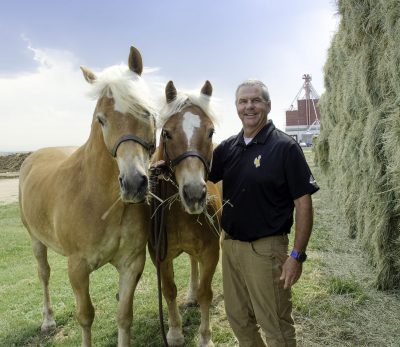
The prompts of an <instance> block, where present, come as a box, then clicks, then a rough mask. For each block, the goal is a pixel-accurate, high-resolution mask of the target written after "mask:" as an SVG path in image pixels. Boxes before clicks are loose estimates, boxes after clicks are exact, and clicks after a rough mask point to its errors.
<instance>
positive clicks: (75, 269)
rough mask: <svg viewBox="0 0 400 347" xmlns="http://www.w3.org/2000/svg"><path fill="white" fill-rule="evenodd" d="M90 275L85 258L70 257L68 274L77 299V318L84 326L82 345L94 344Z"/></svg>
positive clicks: (87, 346)
mask: <svg viewBox="0 0 400 347" xmlns="http://www.w3.org/2000/svg"><path fill="white" fill-rule="evenodd" d="M89 275H90V270H89V266H88V264H87V262H86V261H85V260H83V259H74V258H71V257H69V258H68V276H69V281H70V283H71V286H72V289H73V291H74V295H75V300H76V319H77V320H78V322H79V324H80V326H81V328H82V347H90V346H91V345H92V331H91V329H92V324H93V320H94V307H93V305H92V301H91V299H90V294H89Z"/></svg>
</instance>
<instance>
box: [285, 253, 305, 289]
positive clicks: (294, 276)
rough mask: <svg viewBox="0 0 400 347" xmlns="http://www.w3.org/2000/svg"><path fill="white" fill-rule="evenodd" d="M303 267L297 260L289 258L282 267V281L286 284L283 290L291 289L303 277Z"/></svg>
mask: <svg viewBox="0 0 400 347" xmlns="http://www.w3.org/2000/svg"><path fill="white" fill-rule="evenodd" d="M302 271H303V266H302V264H301V263H299V262H298V261H297V260H296V259H293V258H292V257H290V256H289V257H288V258H287V259H286V261H285V263H284V264H283V266H282V275H281V277H280V280H281V281H283V282H284V285H283V288H284V289H289V288H290V287H291V286H293V285H294V284H295V283H296V282H297V280H298V279H299V278H300V276H301V272H302Z"/></svg>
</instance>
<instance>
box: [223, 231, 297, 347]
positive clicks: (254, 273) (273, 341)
mask: <svg viewBox="0 0 400 347" xmlns="http://www.w3.org/2000/svg"><path fill="white" fill-rule="evenodd" d="M287 251H288V237H287V235H278V236H271V237H265V238H262V239H259V240H256V241H253V242H241V241H237V240H229V239H226V240H224V241H223V243H222V271H223V287H224V299H225V311H226V314H227V317H228V320H229V323H230V325H231V328H232V330H233V332H234V333H235V335H236V337H237V339H238V340H239V345H240V347H265V346H266V345H265V343H264V342H263V340H262V338H261V335H260V331H259V328H260V327H261V329H262V330H263V332H264V334H265V339H266V341H267V344H268V347H294V346H296V336H295V329H294V325H293V324H294V322H293V319H292V316H291V312H292V302H291V292H290V289H289V290H284V289H283V285H282V283H281V282H280V281H279V277H280V275H281V272H282V265H283V263H284V261H285V260H286V258H287Z"/></svg>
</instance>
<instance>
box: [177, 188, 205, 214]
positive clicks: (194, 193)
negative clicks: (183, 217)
mask: <svg viewBox="0 0 400 347" xmlns="http://www.w3.org/2000/svg"><path fill="white" fill-rule="evenodd" d="M206 197H207V187H206V185H205V184H201V183H198V184H185V185H183V187H182V191H181V199H182V202H183V206H184V207H185V210H186V212H187V213H189V214H200V213H202V212H203V211H204V208H205V206H206Z"/></svg>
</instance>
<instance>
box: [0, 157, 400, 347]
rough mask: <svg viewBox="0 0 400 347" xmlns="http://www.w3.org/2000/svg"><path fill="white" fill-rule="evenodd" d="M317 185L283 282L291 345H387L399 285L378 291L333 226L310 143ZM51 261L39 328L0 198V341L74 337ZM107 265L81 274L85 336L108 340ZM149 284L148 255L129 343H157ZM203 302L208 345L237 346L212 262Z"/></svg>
mask: <svg viewBox="0 0 400 347" xmlns="http://www.w3.org/2000/svg"><path fill="white" fill-rule="evenodd" d="M305 154H306V156H307V159H308V161H309V163H310V165H311V167H312V169H313V171H314V174H315V176H316V178H317V181H318V183H319V184H320V186H321V190H320V191H319V192H318V193H316V194H315V195H314V208H315V222H314V231H313V236H312V239H311V242H310V245H309V248H308V254H309V260H307V262H306V263H305V265H304V272H303V276H302V278H301V280H300V281H299V282H298V283H297V284H296V285H295V287H294V289H293V294H294V297H293V303H294V308H295V309H294V316H295V321H296V328H297V334H298V342H299V343H298V345H299V346H304V347H317V346H318V347H319V346H335V347H344V346H368V347H369V346H376V347H378V346H379V347H386V346H388V347H389V346H391V347H392V346H396V347H400V293H399V292H378V291H376V290H374V289H373V288H372V286H371V282H372V280H373V276H372V272H371V268H370V267H369V266H368V260H367V259H365V258H364V256H363V254H362V251H361V250H360V249H359V247H358V244H357V241H356V240H350V239H349V238H348V237H347V236H346V235H345V232H344V230H342V228H341V222H340V218H339V217H338V216H337V215H336V211H335V210H334V208H333V206H332V203H331V200H332V199H331V196H332V194H334V192H331V191H329V189H328V187H327V186H326V184H325V183H324V181H323V178H322V177H320V175H319V172H318V169H317V168H315V167H314V166H313V161H312V153H311V151H310V149H307V150H306V152H305ZM49 262H50V264H51V265H52V276H51V286H50V290H51V294H52V302H53V308H54V311H55V318H56V321H57V324H58V328H57V330H56V331H55V332H54V333H53V334H51V335H42V334H41V333H40V324H41V305H42V290H41V287H40V283H39V280H38V278H37V275H36V262H35V260H34V257H33V255H32V252H31V249H30V242H29V237H28V234H27V232H26V231H25V230H24V228H23V226H22V224H21V222H20V219H19V211H18V206H17V204H15V203H14V204H8V205H4V204H3V205H1V204H0V346H79V345H80V339H81V331H80V327H79V325H78V323H77V322H76V321H75V319H74V298H73V294H72V290H71V287H70V285H69V282H68V277H67V271H66V259H65V258H63V257H61V256H59V255H57V254H55V253H53V252H49ZM175 266H176V270H175V274H176V278H177V285H178V288H179V301H180V302H183V300H184V296H185V292H184V288H185V287H186V283H187V281H188V270H189V267H188V258H187V257H186V256H185V255H182V256H181V257H179V258H178V259H177V261H176V263H175ZM117 283H118V279H117V273H116V271H115V269H114V268H113V267H112V266H105V267H103V268H101V269H99V270H97V271H95V272H94V273H93V274H92V276H91V294H92V300H93V304H94V306H95V308H96V318H95V322H94V325H93V344H94V346H101V347H105V346H115V345H116V343H117V328H116V322H115V313H116V304H117V302H116V300H115V294H116V293H117ZM156 288H157V286H156V274H155V269H154V267H153V265H152V263H151V261H150V260H149V259H148V261H147V262H146V267H145V271H144V274H143V276H142V279H141V280H140V282H139V285H138V288H137V290H136V294H135V300H134V323H133V328H132V329H133V330H132V339H133V345H134V346H138V347H159V346H162V340H161V337H160V334H159V321H158V308H157V289H156ZM213 288H214V300H213V307H212V311H211V315H212V318H211V324H212V327H213V340H214V343H215V344H216V346H225V347H228V346H229V347H231V346H232V347H233V346H237V344H236V342H235V339H234V337H233V335H232V332H231V330H230V329H229V325H228V322H227V320H226V318H225V314H224V302H223V293H222V284H221V269H220V267H218V269H217V272H216V275H215V277H214V281H213ZM182 316H183V325H184V334H185V338H186V346H190V347H191V346H196V345H197V341H196V339H197V329H198V325H199V323H200V315H199V313H198V310H197V308H193V307H190V308H185V307H182Z"/></svg>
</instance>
